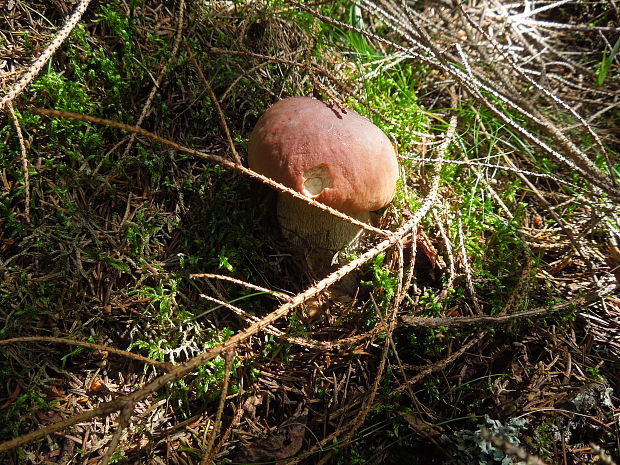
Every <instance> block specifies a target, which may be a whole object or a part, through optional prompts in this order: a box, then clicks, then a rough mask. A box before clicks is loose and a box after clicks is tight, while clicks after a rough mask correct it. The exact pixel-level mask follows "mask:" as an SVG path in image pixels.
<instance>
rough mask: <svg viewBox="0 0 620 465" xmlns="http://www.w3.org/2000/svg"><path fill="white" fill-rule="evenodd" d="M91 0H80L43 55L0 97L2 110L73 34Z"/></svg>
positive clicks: (0, 108)
mask: <svg viewBox="0 0 620 465" xmlns="http://www.w3.org/2000/svg"><path fill="white" fill-rule="evenodd" d="M90 2H91V0H80V2H79V3H78V4H77V6H76V7H75V11H74V12H73V14H72V15H71V16H69V18H68V19H67V21H66V22H65V24H64V26H63V27H62V28H61V29H60V31H58V33H57V34H56V37H54V39H52V41H51V42H50V43H49V45H48V46H47V47H46V48H45V50H43V52H41V55H39V56H38V57H37V58H36V59H35V60H34V61H33V62H32V64H31V65H30V66H28V69H27V70H26V72H25V73H24V74H23V75H22V77H21V78H19V80H18V81H17V82H16V83H15V84H14V85H13V88H12V89H11V90H9V92H8V93H7V94H6V95H5V96H3V97H1V98H0V110H2V109H3V108H4V106H5V105H7V104H8V103H10V102H12V101H13V100H14V99H15V97H17V96H18V95H19V94H21V93H22V91H23V90H24V89H25V88H26V87H27V86H28V84H30V82H31V81H32V80H33V79H34V78H35V76H36V75H37V74H39V72H40V71H41V69H42V68H43V66H45V63H47V61H48V60H49V59H50V58H51V57H52V55H53V54H54V53H56V50H57V49H58V47H60V46H61V45H62V43H63V42H64V41H65V39H66V38H67V37H68V36H69V34H71V31H72V30H73V28H74V27H75V26H77V23H79V22H80V19H81V18H82V15H83V14H84V12H85V11H86V9H87V8H88V5H89V3H90Z"/></svg>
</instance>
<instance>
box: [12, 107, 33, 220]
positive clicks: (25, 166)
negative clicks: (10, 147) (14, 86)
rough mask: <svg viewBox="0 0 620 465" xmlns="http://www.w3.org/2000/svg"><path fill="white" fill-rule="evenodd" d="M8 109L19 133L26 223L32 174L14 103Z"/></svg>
mask: <svg viewBox="0 0 620 465" xmlns="http://www.w3.org/2000/svg"><path fill="white" fill-rule="evenodd" d="M7 108H8V109H9V114H10V115H11V118H12V119H13V124H14V125H15V132H16V133H17V140H18V141H19V149H20V151H21V159H22V176H24V190H25V193H24V197H25V198H24V203H25V207H24V216H25V217H26V221H28V222H29V221H30V173H29V172H28V154H27V153H26V144H25V143H24V136H23V134H22V128H21V126H20V125H19V120H18V119H17V115H16V114H15V108H13V102H8V103H7Z"/></svg>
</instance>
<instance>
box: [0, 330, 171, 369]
mask: <svg viewBox="0 0 620 465" xmlns="http://www.w3.org/2000/svg"><path fill="white" fill-rule="evenodd" d="M31 342H51V343H53V344H67V345H72V346H78V347H85V348H87V349H92V350H101V351H105V352H108V353H110V354H114V355H119V356H121V357H126V358H131V359H133V360H137V361H139V362H142V363H148V364H149V365H153V366H156V367H158V368H160V369H162V370H166V371H168V370H170V369H171V368H172V366H173V365H171V364H170V363H166V362H159V361H157V360H153V359H150V358H147V357H144V356H142V355H139V354H134V353H132V352H128V351H126V350H122V349H117V348H115V347H108V346H104V345H101V344H93V343H92V342H86V341H78V340H76V339H67V338H62V337H51V336H26V337H14V338H11V339H3V340H0V346H5V345H9V344H19V343H31Z"/></svg>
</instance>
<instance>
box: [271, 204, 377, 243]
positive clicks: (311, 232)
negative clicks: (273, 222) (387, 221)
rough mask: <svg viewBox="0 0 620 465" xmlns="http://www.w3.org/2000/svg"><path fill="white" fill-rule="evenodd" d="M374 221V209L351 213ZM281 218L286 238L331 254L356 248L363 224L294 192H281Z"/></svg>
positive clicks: (368, 221) (365, 221)
mask: <svg viewBox="0 0 620 465" xmlns="http://www.w3.org/2000/svg"><path fill="white" fill-rule="evenodd" d="M347 214H348V215H349V216H351V217H352V218H354V219H356V220H358V221H361V222H364V223H368V224H370V212H361V213H354V214H351V213H347ZM278 222H279V224H280V227H281V228H282V232H283V234H284V236H285V237H286V239H288V240H289V241H291V242H292V243H293V244H295V245H297V246H300V247H311V248H317V249H323V250H325V252H327V253H330V254H331V255H333V254H335V253H337V252H342V251H344V252H347V251H354V250H355V249H356V248H357V246H358V245H359V241H360V238H361V236H362V232H363V230H362V228H360V227H359V226H356V225H354V224H351V223H347V222H346V221H344V220H342V219H340V218H338V217H336V216H334V215H331V214H329V213H327V212H325V211H323V210H320V209H318V208H316V207H314V206H312V205H308V204H307V203H305V202H304V201H303V200H299V199H296V198H294V197H292V196H290V195H286V194H279V195H278Z"/></svg>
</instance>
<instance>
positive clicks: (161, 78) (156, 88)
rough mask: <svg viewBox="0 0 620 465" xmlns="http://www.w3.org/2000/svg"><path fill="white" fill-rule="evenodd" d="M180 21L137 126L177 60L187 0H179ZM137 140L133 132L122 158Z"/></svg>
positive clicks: (142, 120)
mask: <svg viewBox="0 0 620 465" xmlns="http://www.w3.org/2000/svg"><path fill="white" fill-rule="evenodd" d="M177 16H178V23H177V31H176V35H175V38H174V44H173V45H172V50H171V51H170V58H168V63H167V64H165V65H163V66H162V68H161V70H160V71H159V75H158V76H157V79H156V80H155V82H154V83H153V88H152V89H151V92H150V93H149V96H148V97H147V99H146V102H145V104H144V107H142V111H141V112H140V117H139V118H138V121H137V122H136V127H140V126H142V123H143V122H144V119H145V118H146V116H147V115H148V113H149V111H150V110H151V106H152V105H153V101H154V100H155V96H156V95H157V92H158V91H159V88H160V87H161V84H162V82H164V77H166V74H168V67H169V66H172V65H173V63H174V62H175V60H176V59H177V53H178V52H179V46H180V45H181V36H182V33H183V25H184V17H185V0H180V1H179V13H178V15H177ZM135 141H136V134H135V133H132V134H131V136H130V137H129V141H128V142H127V146H126V147H125V150H124V152H123V156H122V159H125V158H126V157H128V156H129V151H130V150H131V148H132V147H133V144H134V142H135Z"/></svg>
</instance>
